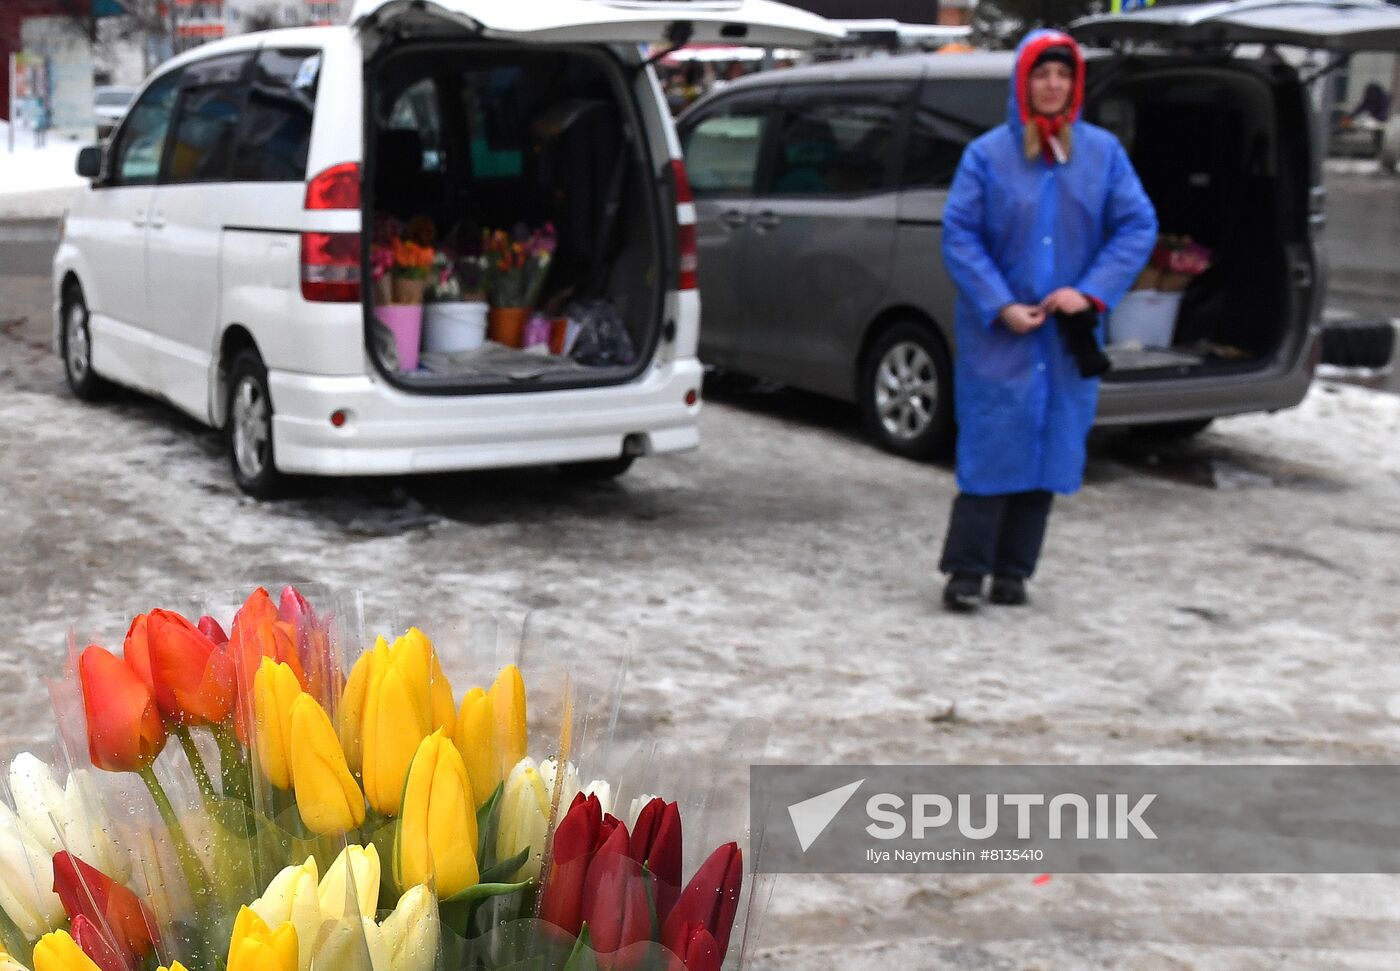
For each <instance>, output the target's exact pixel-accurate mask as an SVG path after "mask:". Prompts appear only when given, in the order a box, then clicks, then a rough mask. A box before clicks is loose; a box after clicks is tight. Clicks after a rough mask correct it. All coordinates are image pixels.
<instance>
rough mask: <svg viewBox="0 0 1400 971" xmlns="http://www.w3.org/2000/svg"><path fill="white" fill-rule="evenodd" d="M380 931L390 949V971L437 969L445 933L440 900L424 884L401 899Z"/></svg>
mask: <svg viewBox="0 0 1400 971" xmlns="http://www.w3.org/2000/svg"><path fill="white" fill-rule="evenodd" d="M380 930H381V932H382V933H383V937H384V944H385V946H386V947H387V948H388V950H389V971H433V968H434V967H436V966H437V955H438V941H439V938H440V936H441V933H442V932H441V922H440V920H439V918H438V908H437V898H436V897H434V896H433V893H432V891H431V890H429V889H428V888H427V887H425V886H424V885H422V884H421V883H420V884H419V885H418V886H416V887H413V888H412V889H410V890H409V891H408V892H407V893H406V894H404V895H403V896H402V897H400V898H399V905H398V906H397V907H395V908H394V912H393V913H392V914H390V915H389V916H388V917H386V918H384V923H383V924H381V925H380Z"/></svg>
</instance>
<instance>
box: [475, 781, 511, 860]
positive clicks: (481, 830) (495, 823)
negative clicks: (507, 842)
mask: <svg viewBox="0 0 1400 971" xmlns="http://www.w3.org/2000/svg"><path fill="white" fill-rule="evenodd" d="M505 791H506V784H505V783H504V782H498V783H496V788H495V790H494V791H493V792H492V793H491V798H489V799H487V800H486V801H485V802H483V803H482V804H481V808H479V809H478V810H477V811H476V832H477V837H476V859H477V862H478V863H479V864H481V865H482V866H484V867H490V865H491V863H492V862H494V858H495V855H496V833H497V831H498V830H499V829H500V825H501V817H500V812H499V809H500V805H501V797H502V794H503V793H504V792H505Z"/></svg>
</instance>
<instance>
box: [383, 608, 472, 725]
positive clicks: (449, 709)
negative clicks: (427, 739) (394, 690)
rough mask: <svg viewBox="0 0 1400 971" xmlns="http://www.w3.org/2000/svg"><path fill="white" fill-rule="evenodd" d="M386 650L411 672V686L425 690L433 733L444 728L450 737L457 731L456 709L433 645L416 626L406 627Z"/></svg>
mask: <svg viewBox="0 0 1400 971" xmlns="http://www.w3.org/2000/svg"><path fill="white" fill-rule="evenodd" d="M389 650H390V651H392V652H393V653H395V654H397V655H399V656H400V657H401V658H402V659H403V663H404V664H405V665H407V666H408V668H407V669H408V670H410V671H412V676H413V680H414V683H415V684H422V685H425V686H426V687H427V691H428V710H429V711H430V712H431V713H432V726H433V731H437V730H438V729H439V728H443V729H446V730H447V734H448V737H449V738H450V737H451V736H452V734H453V732H455V731H456V728H457V710H456V707H455V706H454V704H453V701H452V685H451V683H450V682H449V681H448V680H447V675H446V674H444V673H443V671H442V665H441V664H439V663H438V656H437V651H436V650H435V649H434V648H433V642H432V641H430V640H428V635H427V634H424V633H423V632H422V631H421V630H419V629H418V628H417V627H410V628H409V629H408V633H407V634H404V635H403V636H402V637H400V638H398V639H397V640H395V641H394V644H393V646H392V647H390V648H389Z"/></svg>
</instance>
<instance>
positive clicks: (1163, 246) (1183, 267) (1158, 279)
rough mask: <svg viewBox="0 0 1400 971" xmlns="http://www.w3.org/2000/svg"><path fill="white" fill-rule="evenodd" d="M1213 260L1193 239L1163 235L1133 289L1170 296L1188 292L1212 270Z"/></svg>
mask: <svg viewBox="0 0 1400 971" xmlns="http://www.w3.org/2000/svg"><path fill="white" fill-rule="evenodd" d="M1211 256H1212V254H1211V251H1210V250H1209V249H1208V248H1207V247H1205V246H1202V245H1201V244H1200V243H1198V242H1196V241H1195V240H1193V239H1192V238H1191V237H1190V236H1180V235H1174V234H1171V233H1163V234H1162V235H1161V236H1159V237H1158V238H1157V246H1156V248H1155V249H1153V251H1152V255H1151V256H1150V257H1148V260H1147V267H1146V268H1145V269H1144V270H1143V271H1142V273H1141V274H1140V275H1139V276H1138V278H1137V282H1136V283H1134V284H1133V289H1134V290H1161V291H1164V292H1167V293H1176V292H1179V291H1181V290H1185V289H1186V287H1187V286H1188V285H1189V284H1190V283H1191V281H1192V280H1194V279H1195V278H1196V277H1198V276H1200V275H1201V274H1202V273H1204V272H1205V271H1206V270H1208V269H1210V267H1211Z"/></svg>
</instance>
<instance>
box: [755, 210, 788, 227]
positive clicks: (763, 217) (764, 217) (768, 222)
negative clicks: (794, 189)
mask: <svg viewBox="0 0 1400 971" xmlns="http://www.w3.org/2000/svg"><path fill="white" fill-rule="evenodd" d="M782 221H783V220H782V217H781V216H779V215H778V214H777V213H776V212H774V211H773V210H772V209H765V210H763V211H762V212H760V213H759V214H758V215H757V216H755V217H754V221H753V224H754V227H755V228H756V229H758V230H759V232H762V231H764V230H766V229H776V228H777V227H778V225H779V224H780V223H781V222H782Z"/></svg>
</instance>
